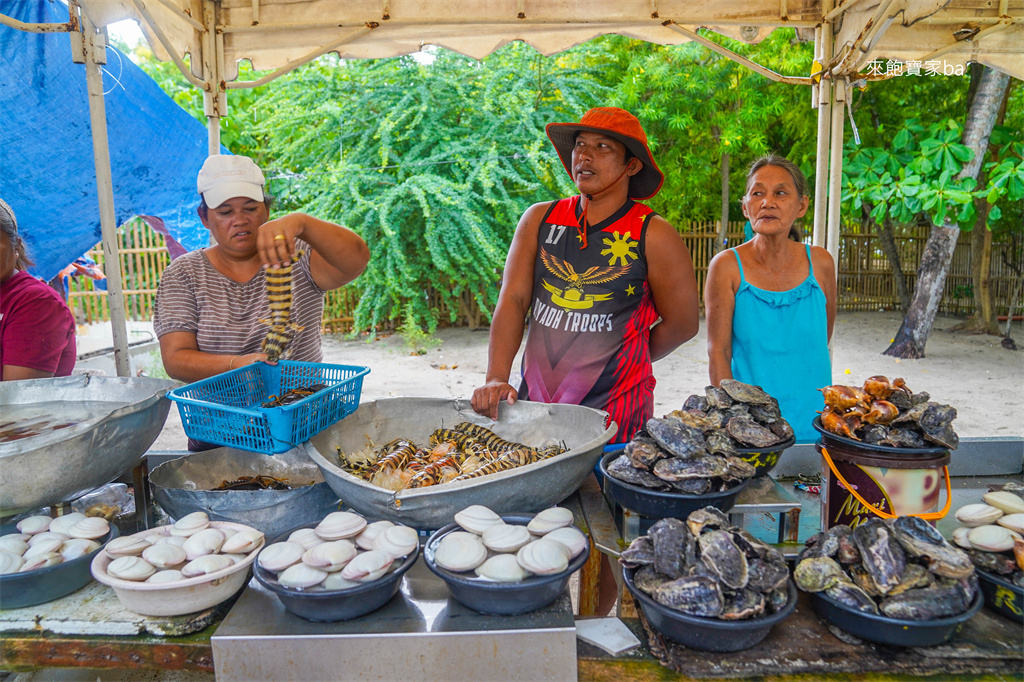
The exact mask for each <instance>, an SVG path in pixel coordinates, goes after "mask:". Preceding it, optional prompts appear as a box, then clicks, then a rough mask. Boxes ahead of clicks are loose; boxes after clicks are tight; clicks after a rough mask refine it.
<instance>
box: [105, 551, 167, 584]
mask: <svg viewBox="0 0 1024 682" xmlns="http://www.w3.org/2000/svg"><path fill="white" fill-rule="evenodd" d="M154 573H156V567H154V566H153V564H151V563H149V562H148V561H146V560H145V559H143V558H141V557H137V556H123V557H118V558H117V559H114V560H113V561H111V562H110V563H109V564H107V574H108V575H112V576H114V577H115V578H119V579H121V580H145V579H146V578H148V577H149V576H151V575H153V574H154Z"/></svg>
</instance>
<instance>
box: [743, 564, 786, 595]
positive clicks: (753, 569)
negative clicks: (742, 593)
mask: <svg viewBox="0 0 1024 682" xmlns="http://www.w3.org/2000/svg"><path fill="white" fill-rule="evenodd" d="M747 576H748V580H747V587H749V588H750V589H752V590H756V591H757V592H764V593H768V592H772V591H774V590H777V589H779V588H780V587H783V586H784V585H785V584H786V580H787V579H788V578H789V568H788V567H787V566H786V565H785V563H783V564H782V565H781V566H780V565H778V564H773V563H769V562H767V561H765V560H764V559H749V560H748V561H747Z"/></svg>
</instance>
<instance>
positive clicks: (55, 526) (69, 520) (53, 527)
mask: <svg viewBox="0 0 1024 682" xmlns="http://www.w3.org/2000/svg"><path fill="white" fill-rule="evenodd" d="M85 518H86V516H85V514H83V513H82V512H71V513H70V514H64V515H63V516H58V517H57V518H55V519H53V520H52V521H50V527H49V528H48V530H49V531H50V532H51V533H63V534H64V535H67V534H68V530H70V528H71V526H73V525H75V524H76V523H78V522H79V521H82V520H83V519H85Z"/></svg>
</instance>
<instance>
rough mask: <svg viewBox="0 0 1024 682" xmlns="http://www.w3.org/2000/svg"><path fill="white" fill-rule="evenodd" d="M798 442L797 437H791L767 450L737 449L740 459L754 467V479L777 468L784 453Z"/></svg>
mask: <svg viewBox="0 0 1024 682" xmlns="http://www.w3.org/2000/svg"><path fill="white" fill-rule="evenodd" d="M795 442H796V436H790V437H789V438H787V439H786V440H784V441H782V442H781V443H776V444H775V445H769V446H768V447H767V448H736V451H737V452H738V453H740V459H742V460H743V461H744V462H747V463H748V464H753V465H754V478H757V477H758V476H764V475H765V474H767V473H768V472H769V471H771V470H772V469H774V468H775V465H776V464H778V463H779V458H780V457H782V451H783V450H785V449H786V448H788V447H790V446H791V445H793V443H795Z"/></svg>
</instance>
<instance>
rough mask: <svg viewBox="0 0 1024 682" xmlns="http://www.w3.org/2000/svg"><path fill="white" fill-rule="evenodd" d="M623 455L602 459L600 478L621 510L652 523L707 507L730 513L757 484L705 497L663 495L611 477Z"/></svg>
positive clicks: (608, 455) (612, 454) (683, 517)
mask: <svg viewBox="0 0 1024 682" xmlns="http://www.w3.org/2000/svg"><path fill="white" fill-rule="evenodd" d="M620 454H622V453H621V451H617V452H609V453H608V454H606V455H605V456H604V457H602V458H601V461H600V463H599V466H600V467H601V474H602V475H603V476H604V478H605V481H606V484H605V489H606V490H607V491H608V492H609V493H611V496H612V498H613V499H614V500H615V501H616V502H618V503H619V504H620V505H621V506H623V507H625V508H626V509H630V510H632V511H634V512H636V513H637V514H640V515H641V516H646V517H648V518H652V519H666V518H674V519H685V518H686V517H687V516H689V515H690V512H694V511H697V510H698V509H703V508H704V507H707V506H712V507H715V508H716V509H719V510H721V511H724V512H725V511H729V510H730V509H732V506H733V505H734V504H736V498H737V497H738V496H739V494H740V492H741V491H742V490H743V489H744V488H746V487H747V486H748V485H750V482H751V481H752V480H754V479H752V478H748V479H747V480H745V481H741V482H740V483H738V484H736V485H735V486H733V487H732V488H729V489H728V490H723V491H721V492H717V493H704V494H703V495H686V494H684V493H673V492H661V491H659V490H651V489H650V488H643V487H641V486H638V485H633V484H632V483H626V482H625V481H622V480H619V479H617V478H615V477H614V476H612V475H611V474H609V473H608V465H609V464H611V463H612V460H614V459H615V458H616V457H618V456H619V455H620Z"/></svg>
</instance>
